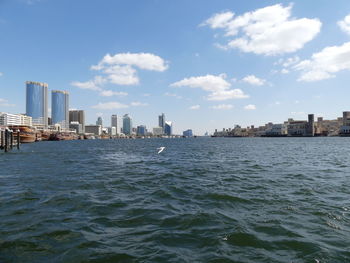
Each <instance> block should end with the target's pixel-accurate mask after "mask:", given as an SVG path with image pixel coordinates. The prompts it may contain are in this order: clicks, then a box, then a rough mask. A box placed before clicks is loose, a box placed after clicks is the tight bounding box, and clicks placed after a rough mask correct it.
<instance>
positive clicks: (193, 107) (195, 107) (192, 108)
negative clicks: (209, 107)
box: [189, 105, 201, 110]
mask: <svg viewBox="0 0 350 263" xmlns="http://www.w3.org/2000/svg"><path fill="white" fill-rule="evenodd" d="M200 107H201V106H200V105H193V106H191V107H189V109H190V110H199V109H200Z"/></svg>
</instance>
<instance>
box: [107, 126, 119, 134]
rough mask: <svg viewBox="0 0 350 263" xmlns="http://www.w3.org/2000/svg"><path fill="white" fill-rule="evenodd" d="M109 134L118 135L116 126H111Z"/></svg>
mask: <svg viewBox="0 0 350 263" xmlns="http://www.w3.org/2000/svg"><path fill="white" fill-rule="evenodd" d="M108 134H109V135H111V136H116V135H117V128H116V127H113V126H112V127H109V128H108Z"/></svg>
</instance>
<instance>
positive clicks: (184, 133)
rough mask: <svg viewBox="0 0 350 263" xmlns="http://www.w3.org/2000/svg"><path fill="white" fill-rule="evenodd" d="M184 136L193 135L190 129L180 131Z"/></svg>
mask: <svg viewBox="0 0 350 263" xmlns="http://www.w3.org/2000/svg"><path fill="white" fill-rule="evenodd" d="M182 135H183V136H184V137H193V132H192V130H191V129H188V130H186V131H184V132H183V133H182Z"/></svg>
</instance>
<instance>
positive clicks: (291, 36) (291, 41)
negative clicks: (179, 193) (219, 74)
mask: <svg viewBox="0 0 350 263" xmlns="http://www.w3.org/2000/svg"><path fill="white" fill-rule="evenodd" d="M291 10H292V5H289V6H286V7H284V6H283V5H281V4H276V5H272V6H267V7H264V8H260V9H256V10H254V11H252V12H247V13H244V14H243V15H240V16H235V14H234V13H233V12H231V11H227V12H222V13H217V14H214V15H213V16H212V17H210V18H209V19H208V20H206V21H205V22H204V23H202V25H206V26H209V27H210V28H212V29H222V30H224V31H225V36H226V37H229V38H230V40H229V41H228V43H226V44H225V45H218V46H219V47H221V48H223V49H232V48H237V49H239V50H241V51H243V52H249V53H255V54H262V55H268V56H270V55H279V54H284V53H291V52H295V51H297V50H299V49H301V48H302V47H303V46H304V45H305V44H306V43H307V42H309V41H311V40H312V39H314V38H315V36H316V35H317V34H318V33H319V32H320V29H321V26H322V23H321V22H320V20H319V19H317V18H313V19H309V18H300V19H296V18H294V17H292V16H291Z"/></svg>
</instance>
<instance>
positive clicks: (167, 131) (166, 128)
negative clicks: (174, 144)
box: [164, 121, 173, 136]
mask: <svg viewBox="0 0 350 263" xmlns="http://www.w3.org/2000/svg"><path fill="white" fill-rule="evenodd" d="M164 134H165V135H168V136H171V135H172V134H173V124H172V122H171V121H166V122H165V126H164Z"/></svg>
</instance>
